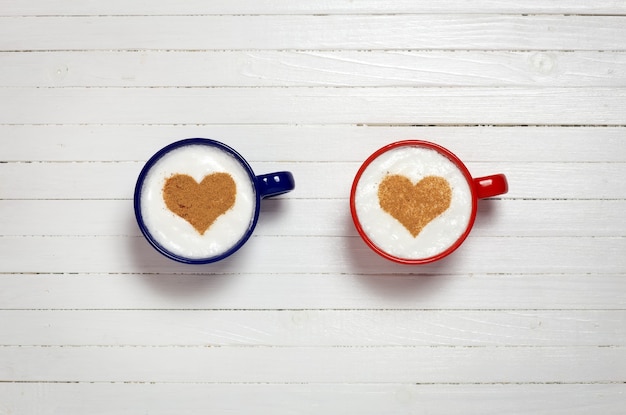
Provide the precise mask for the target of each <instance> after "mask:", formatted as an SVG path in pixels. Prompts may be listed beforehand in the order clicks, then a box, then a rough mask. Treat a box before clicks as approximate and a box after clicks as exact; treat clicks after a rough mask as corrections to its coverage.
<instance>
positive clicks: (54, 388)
mask: <svg viewBox="0 0 626 415" xmlns="http://www.w3.org/2000/svg"><path fill="white" fill-rule="evenodd" d="M625 393H626V386H625V385H624V384H620V383H609V384H602V383H597V384H510V383H505V384H495V385H494V384H456V385H453V384H444V385H441V384H439V385H423V384H422V385H416V384H402V383H381V384H350V383H330V384H311V383H307V384H247V383H246V384H240V383H236V384H223V383H188V382H187V383H167V384H164V383H89V382H87V383H74V382H71V383H37V382H33V383H3V384H1V385H0V400H1V401H2V402H3V408H5V409H6V411H7V413H37V414H39V415H56V414H58V410H57V408H63V413H64V414H65V415H82V414H84V413H85V408H88V409H89V413H90V414H92V415H108V414H130V413H132V411H135V412H136V411H140V410H142V411H145V412H146V413H150V414H152V415H170V414H175V413H179V411H180V409H181V402H184V405H185V406H184V407H185V409H186V410H188V411H189V412H194V413H200V412H211V413H229V414H233V415H236V414H249V413H250V408H254V410H255V411H258V412H259V413H272V414H276V415H280V414H294V413H298V414H303V415H319V414H320V413H339V412H340V413H359V414H362V415H379V414H381V413H386V414H403V413H409V412H415V413H446V414H465V415H471V414H476V415H478V414H480V415H499V414H503V413H506V414H514V413H532V414H536V415H583V414H584V415H587V414H589V413H597V414H600V413H601V414H604V415H621V414H622V408H623V402H624V394H625ZM242 396H245V399H242ZM287 396H288V397H289V399H285V397H287ZM77 397H80V398H79V399H77ZM172 397H176V399H172ZM129 408H132V411H131V410H129Z"/></svg>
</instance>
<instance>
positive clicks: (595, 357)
mask: <svg viewBox="0 0 626 415" xmlns="http://www.w3.org/2000/svg"><path fill="white" fill-rule="evenodd" d="M624 353H625V350H624V348H623V347H586V346H581V347H514V348H509V347H447V346H444V347H431V346H426V347H206V346H202V347H108V346H107V347H59V346H50V347H47V346H46V347H30V346H24V347H12V346H8V347H2V348H0V378H2V379H6V380H11V381H24V380H28V381H36V382H68V381H79V382H192V383H193V382H221V383H230V382H238V383H239V382H254V383H258V382H270V383H277V382H282V383H296V382H313V383H328V382H341V383H344V382H350V383H371V382H376V383H378V382H380V383H384V382H400V383H405V382H407V383H408V382H415V383H496V382H497V383H499V382H507V383H527V382H541V383H545V382H559V383H560V382H564V383H569V382H584V383H590V382H623V380H624V377H623V376H624V375H623V374H624V373H625V372H626V360H624V359H623V356H624ZM155 362H158V363H156V364H155ZM572 362H575V364H572ZM252 368H253V369H252Z"/></svg>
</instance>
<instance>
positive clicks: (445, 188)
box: [378, 174, 452, 237]
mask: <svg viewBox="0 0 626 415" xmlns="http://www.w3.org/2000/svg"><path fill="white" fill-rule="evenodd" d="M451 200H452V189H451V188H450V184H449V183H448V181H447V180H446V179H444V178H443V177H440V176H427V177H424V178H423V179H422V180H420V181H419V182H418V183H417V184H415V185H414V184H413V183H412V182H411V180H409V179H408V178H407V177H405V176H401V175H398V174H394V175H389V176H386V177H385V178H384V179H383V181H382V182H381V183H380V185H379V186H378V201H379V203H380V207H381V208H382V209H383V210H384V211H385V212H387V213H389V214H390V215H391V216H393V217H394V218H395V219H396V220H398V221H399V222H400V223H401V224H402V225H403V226H404V227H405V228H406V229H407V230H408V231H409V232H410V233H411V235H413V237H416V236H417V235H418V234H419V233H420V232H421V231H422V229H424V227H425V226H426V225H428V224H429V223H430V222H431V221H432V220H433V219H435V218H436V217H437V216H439V215H441V214H442V213H443V212H445V211H446V210H447V209H448V208H449V207H450V202H451Z"/></svg>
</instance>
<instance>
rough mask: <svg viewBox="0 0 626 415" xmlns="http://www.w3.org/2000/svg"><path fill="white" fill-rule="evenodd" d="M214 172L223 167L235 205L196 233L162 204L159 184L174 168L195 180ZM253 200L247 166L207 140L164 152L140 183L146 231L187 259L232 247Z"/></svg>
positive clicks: (250, 214) (248, 217) (248, 218)
mask: <svg viewBox="0 0 626 415" xmlns="http://www.w3.org/2000/svg"><path fill="white" fill-rule="evenodd" d="M217 172H226V173H228V174H230V175H231V176H232V178H233V180H234V181H235V185H236V186H237V196H236V200H235V205H234V206H233V207H232V208H230V209H229V210H228V211H226V213H224V214H223V215H221V216H219V217H218V218H217V219H216V220H215V222H214V223H213V224H212V225H211V227H209V229H207V230H206V232H205V233H204V235H200V233H199V232H198V231H197V230H196V229H195V228H194V227H193V226H192V225H191V224H190V223H189V222H187V221H186V220H185V219H183V218H181V217H180V216H178V215H176V214H175V213H174V212H172V211H171V210H169V209H168V208H167V206H166V205H165V200H164V199H163V186H164V184H165V181H166V179H168V178H169V177H171V176H172V175H174V174H187V175H189V176H191V177H193V178H194V180H196V182H198V183H200V182H201V181H202V179H203V178H204V177H205V176H207V175H209V174H211V173H217ZM255 206H256V195H255V190H254V187H253V185H252V183H251V181H250V176H249V175H248V172H247V170H246V169H245V168H244V166H243V165H242V164H241V163H240V162H239V161H238V160H237V159H235V158H234V157H233V156H232V155H230V154H229V153H227V152H225V151H224V150H222V149H220V148H219V147H214V146H210V145H202V144H192V145H187V146H183V147H178V148H176V149H174V150H172V151H170V152H168V153H167V154H165V155H164V156H163V157H161V158H160V159H159V160H158V161H157V162H156V163H155V164H153V165H152V167H151V168H150V170H149V172H148V174H147V175H146V177H145V180H144V182H143V187H142V189H141V215H142V216H143V221H144V223H145V225H146V227H147V228H148V230H149V232H150V234H151V235H152V237H153V238H154V239H155V240H156V241H157V242H158V243H159V244H160V245H161V246H163V247H164V248H165V249H167V250H168V251H170V252H172V253H173V254H176V255H180V256H183V257H185V258H190V259H204V258H210V257H214V256H217V255H220V254H223V253H224V252H226V251H227V250H228V249H230V248H231V247H233V246H234V245H235V244H236V243H237V242H238V241H239V240H240V239H241V238H242V237H243V236H244V234H245V233H246V231H247V230H248V228H249V226H250V224H251V222H252V220H253V218H254V212H255Z"/></svg>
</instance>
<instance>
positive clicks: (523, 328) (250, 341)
mask: <svg viewBox="0 0 626 415" xmlns="http://www.w3.org/2000/svg"><path fill="white" fill-rule="evenodd" d="M625 318H626V311H623V310H620V311H605V310H602V311H580V310H566V311H561V310H559V311H545V310H537V311H535V310H529V311H493V310H489V311H466V310H463V311H437V310H434V311H423V310H417V311H406V310H402V311H396V310H394V311H391V310H365V311H354V310H350V311H337V310H319V311H318V310H301V311H295V310H280V311H269V310H263V311H249V310H234V311H230V310H229V311H225V310H211V311H190V310H186V311H181V312H172V311H171V310H168V311H162V310H150V311H119V310H113V311H102V310H97V311H78V310H68V311H50V310H45V311H44V310H36V311H22V310H20V311H16V310H10V311H0V319H1V320H2V321H4V322H5V323H4V325H3V329H2V331H0V345H1V346H3V347H5V346H36V345H41V346H68V345H69V346H152V345H158V346H236V345H239V346H246V345H247V346H290V347H303V346H443V345H448V346H565V345H567V346H570V347H579V346H625V345H626V328H625V327H624V324H623V322H624V319H625Z"/></svg>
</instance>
